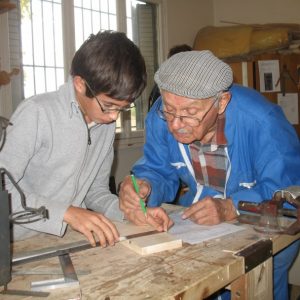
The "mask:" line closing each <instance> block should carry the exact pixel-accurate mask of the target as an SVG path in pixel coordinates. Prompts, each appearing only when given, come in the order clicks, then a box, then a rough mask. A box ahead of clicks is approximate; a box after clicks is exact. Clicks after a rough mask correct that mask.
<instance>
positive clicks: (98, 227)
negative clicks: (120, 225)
mask: <svg viewBox="0 0 300 300" xmlns="http://www.w3.org/2000/svg"><path fill="white" fill-rule="evenodd" d="M64 221H65V222H66V223H68V224H69V225H70V226H71V227H72V228H73V229H74V230H76V231H79V232H81V233H82V234H83V235H85V236H86V238H87V239H88V241H89V242H90V243H91V245H92V246H93V247H95V246H96V240H99V242H100V245H101V246H102V247H106V246H107V243H108V244H109V245H110V246H113V245H114V244H115V242H117V241H118V240H119V233H118V230H117V228H116V226H115V225H114V224H113V223H112V222H111V221H110V220H109V219H107V218H106V217H105V216H103V215H102V214H100V213H97V212H94V211H90V210H87V209H84V208H80V207H75V206H70V207H69V208H68V209H67V211H66V212H65V215H64Z"/></svg>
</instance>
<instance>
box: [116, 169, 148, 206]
mask: <svg viewBox="0 0 300 300" xmlns="http://www.w3.org/2000/svg"><path fill="white" fill-rule="evenodd" d="M136 181H137V184H138V186H139V190H140V193H139V194H137V193H136V192H135V189H134V186H133V184H132V181H131V177H130V176H129V175H128V176H126V177H125V178H124V180H123V182H122V183H121V185H120V191H119V201H120V209H121V210H122V211H123V212H126V210H128V209H140V198H142V199H143V200H144V201H145V202H146V200H147V197H148V196H149V194H150V192H151V186H150V184H149V183H148V182H147V181H145V180H141V179H137V180H136Z"/></svg>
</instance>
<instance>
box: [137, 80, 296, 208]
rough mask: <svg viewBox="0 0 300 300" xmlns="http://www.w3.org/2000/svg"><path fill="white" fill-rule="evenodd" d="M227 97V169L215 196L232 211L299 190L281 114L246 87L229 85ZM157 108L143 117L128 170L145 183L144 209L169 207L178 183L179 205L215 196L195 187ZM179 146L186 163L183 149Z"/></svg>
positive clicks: (290, 132) (291, 138)
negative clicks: (138, 151)
mask: <svg viewBox="0 0 300 300" xmlns="http://www.w3.org/2000/svg"><path fill="white" fill-rule="evenodd" d="M230 92H231V95H232V97H231V100H230V102H229V104H228V105H227V108H226V111H225V114H226V123H225V135H226V139H227V149H226V151H227V155H228V159H229V164H228V167H227V180H226V187H225V192H224V194H223V195H220V196H222V197H224V198H231V199H232V200H233V202H234V205H235V206H236V207H237V204H238V202H239V201H240V200H246V201H252V202H260V201H262V200H268V199H271V198H272V195H273V193H274V192H275V191H277V190H280V189H284V188H286V187H289V186H291V185H300V143H299V138H298V136H297V134H296V132H295V130H294V128H293V126H292V125H291V124H290V123H289V122H288V121H287V119H286V117H285V116H284V114H283V111H282V109H281V108H280V107H279V106H278V105H275V104H273V103H271V102H270V101H268V100H267V99H266V98H264V96H263V95H261V94H260V93H258V92H257V91H255V90H253V89H250V88H246V87H242V86H239V85H233V86H232V87H231V88H230ZM161 107H162V101H161V99H158V100H157V101H156V102H155V104H154V105H153V107H152V109H151V111H150V112H149V113H148V115H147V118H146V141H145V145H144V155H143V157H142V158H141V159H139V160H138V161H137V162H136V163H135V165H134V166H133V172H134V173H135V175H136V176H137V177H138V178H143V179H145V180H147V181H148V182H149V183H150V184H151V187H152V191H151V194H150V196H149V202H148V206H160V205H161V203H163V202H172V201H173V200H174V198H175V196H176V193H177V191H178V188H179V185H180V181H182V182H183V183H184V184H186V185H187V186H188V192H187V193H185V194H184V195H183V196H181V197H180V199H179V203H178V204H180V205H183V206H190V205H191V204H192V203H193V200H194V198H195V195H196V194H197V188H198V194H197V200H198V199H199V200H201V199H203V197H205V196H207V195H211V196H216V195H219V194H220V193H219V192H218V191H216V190H214V189H213V188H210V187H209V186H200V187H199V185H198V187H197V182H196V180H195V178H194V176H193V174H192V172H191V171H190V170H189V168H188V166H187V163H186V160H184V157H183V152H182V151H180V144H179V143H178V142H177V141H176V140H175V139H174V137H173V136H172V134H171V133H170V132H169V130H168V127H167V123H166V122H165V121H164V120H162V119H161V118H159V116H158V114H157V113H156V110H157V109H158V108H161ZM181 147H182V146H181ZM183 147H184V148H185V150H186V153H187V158H188V160H189V161H190V154H189V145H183ZM199 188H200V189H199ZM199 191H200V193H199Z"/></svg>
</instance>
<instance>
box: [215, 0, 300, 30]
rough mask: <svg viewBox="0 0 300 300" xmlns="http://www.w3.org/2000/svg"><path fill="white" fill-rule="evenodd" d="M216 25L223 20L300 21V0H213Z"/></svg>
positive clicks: (245, 21) (261, 22)
mask: <svg viewBox="0 0 300 300" xmlns="http://www.w3.org/2000/svg"><path fill="white" fill-rule="evenodd" d="M213 4H214V19H215V25H216V26H222V25H225V24H224V23H221V21H222V20H224V21H230V22H237V23H242V24H251V23H258V24H265V23H297V24H299V23H300V13H299V12H300V1H298V0H263V1H262V0H251V1H249V0H226V1H224V0H213Z"/></svg>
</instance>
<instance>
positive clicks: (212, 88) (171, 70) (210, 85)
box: [154, 50, 233, 99]
mask: <svg viewBox="0 0 300 300" xmlns="http://www.w3.org/2000/svg"><path fill="white" fill-rule="evenodd" d="M154 80H155V82H156V83H157V85H158V87H159V88H160V89H161V90H165V91H168V92H170V93H172V94H176V95H179V96H183V97H187V98H193V99H205V98H210V97H213V96H215V95H216V94H217V93H218V92H221V91H224V90H227V89H228V88H229V87H230V86H231V84H232V81H233V74H232V69H231V67H230V66H229V65H227V64H226V63H224V62H223V61H221V60H220V59H218V58H217V57H216V56H214V55H213V54H212V52H210V51H208V50H204V51H187V52H180V53H178V54H175V55H173V56H171V57H170V58H169V59H167V60H166V61H164V62H163V63H162V65H161V66H160V68H159V69H158V71H157V72H156V73H155V76H154Z"/></svg>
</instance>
